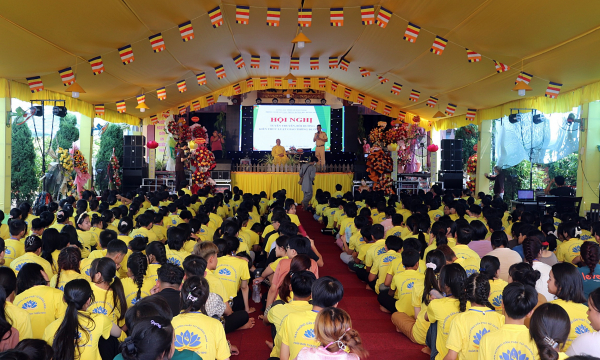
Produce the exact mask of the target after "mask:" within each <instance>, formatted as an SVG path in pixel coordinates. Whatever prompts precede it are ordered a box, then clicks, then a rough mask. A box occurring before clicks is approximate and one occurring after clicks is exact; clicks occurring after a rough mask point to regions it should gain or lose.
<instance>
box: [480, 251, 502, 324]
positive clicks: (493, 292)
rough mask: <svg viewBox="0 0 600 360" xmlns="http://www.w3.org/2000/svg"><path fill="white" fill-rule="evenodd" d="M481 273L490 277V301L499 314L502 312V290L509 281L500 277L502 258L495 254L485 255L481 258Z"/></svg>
mask: <svg viewBox="0 0 600 360" xmlns="http://www.w3.org/2000/svg"><path fill="white" fill-rule="evenodd" d="M479 266H481V269H480V270H479V272H480V273H482V274H484V275H485V276H487V277H488V279H489V283H490V290H489V293H490V296H489V302H490V304H492V306H493V307H494V310H496V312H498V314H502V291H503V290H504V288H505V287H506V285H508V283H507V282H506V281H504V280H502V279H500V278H499V276H500V260H499V259H498V258H497V257H495V256H484V257H483V258H482V259H481V264H480V265H479Z"/></svg>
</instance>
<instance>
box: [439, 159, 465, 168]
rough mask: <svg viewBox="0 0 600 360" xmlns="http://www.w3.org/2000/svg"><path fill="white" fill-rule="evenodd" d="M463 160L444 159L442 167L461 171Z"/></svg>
mask: <svg viewBox="0 0 600 360" xmlns="http://www.w3.org/2000/svg"><path fill="white" fill-rule="evenodd" d="M462 166H463V164H462V160H442V163H441V168H442V171H461V170H462Z"/></svg>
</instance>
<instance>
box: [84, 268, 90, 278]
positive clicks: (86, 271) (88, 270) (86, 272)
mask: <svg viewBox="0 0 600 360" xmlns="http://www.w3.org/2000/svg"><path fill="white" fill-rule="evenodd" d="M90 269H91V267H89V268H87V269H86V270H85V274H86V275H87V276H90Z"/></svg>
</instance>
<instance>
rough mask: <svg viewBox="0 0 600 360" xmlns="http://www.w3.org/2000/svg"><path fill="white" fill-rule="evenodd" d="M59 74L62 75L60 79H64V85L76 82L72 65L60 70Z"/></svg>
mask: <svg viewBox="0 0 600 360" xmlns="http://www.w3.org/2000/svg"><path fill="white" fill-rule="evenodd" d="M58 74H59V75H60V79H61V80H62V82H63V85H64V86H69V85H71V84H73V83H74V82H75V75H74V74H73V70H71V68H70V67H68V68H65V69H62V70H58Z"/></svg>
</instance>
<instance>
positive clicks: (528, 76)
mask: <svg viewBox="0 0 600 360" xmlns="http://www.w3.org/2000/svg"><path fill="white" fill-rule="evenodd" d="M531 78H533V75H531V74H528V73H526V72H523V71H521V72H520V73H519V76H517V80H515V85H516V84H517V83H518V82H519V81H522V82H524V83H525V84H527V85H529V82H530V81H531Z"/></svg>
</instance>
